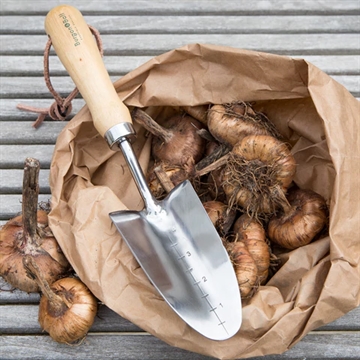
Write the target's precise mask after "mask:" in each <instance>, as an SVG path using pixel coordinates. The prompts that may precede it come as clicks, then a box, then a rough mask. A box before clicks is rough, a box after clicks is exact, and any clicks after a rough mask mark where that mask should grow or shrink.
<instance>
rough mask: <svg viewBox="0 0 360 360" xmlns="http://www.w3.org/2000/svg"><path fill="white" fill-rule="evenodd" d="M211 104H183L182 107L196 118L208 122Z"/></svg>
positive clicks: (204, 122)
mask: <svg viewBox="0 0 360 360" xmlns="http://www.w3.org/2000/svg"><path fill="white" fill-rule="evenodd" d="M208 108H209V105H195V106H182V107H181V109H182V110H184V111H185V112H186V113H187V114H189V115H190V116H192V117H193V118H194V119H196V120H199V121H200V122H201V123H203V124H205V125H206V124H207V111H208Z"/></svg>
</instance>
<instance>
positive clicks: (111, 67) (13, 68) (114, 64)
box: [0, 54, 360, 101]
mask: <svg viewBox="0 0 360 360" xmlns="http://www.w3.org/2000/svg"><path fill="white" fill-rule="evenodd" d="M290 56H292V55H291V54H290ZM292 57H294V58H297V59H305V60H307V61H309V62H311V63H312V64H314V65H316V66H317V67H318V68H320V69H321V70H323V71H324V72H326V73H328V74H330V75H358V74H360V58H359V56H357V55H339V56H337V55H322V56H316V55H315V56H312V55H304V56H302V55H296V56H292ZM150 59H152V57H151V56H105V57H104V64H105V67H106V69H107V71H108V72H109V74H110V75H113V76H118V77H120V76H123V75H125V74H127V73H129V72H130V71H132V70H134V69H136V68H137V67H139V66H140V65H143V64H144V63H146V62H147V61H148V60H150ZM0 64H2V67H1V68H0V76H39V77H42V76H43V73H44V65H43V56H37V55H35V56H20V55H14V56H11V55H10V56H4V55H3V56H0ZM50 75H51V78H52V77H54V76H67V71H66V70H65V68H64V67H63V65H62V64H61V63H60V60H59V59H58V57H57V56H55V55H53V56H51V57H50ZM0 101H1V100H0Z"/></svg>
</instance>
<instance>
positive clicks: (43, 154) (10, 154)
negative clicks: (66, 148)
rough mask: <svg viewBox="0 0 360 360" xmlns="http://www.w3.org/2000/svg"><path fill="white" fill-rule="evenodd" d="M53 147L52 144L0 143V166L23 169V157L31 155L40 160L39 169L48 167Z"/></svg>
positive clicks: (2, 167)
mask: <svg viewBox="0 0 360 360" xmlns="http://www.w3.org/2000/svg"><path fill="white" fill-rule="evenodd" d="M26 126H30V124H28V125H26ZM54 147H55V146H54V145H22V146H18V145H0V168H1V169H23V168H24V161H25V159H26V158H27V157H33V158H35V159H38V160H39V161H40V166H41V169H49V168H50V162H51V158H52V154H53V152H54ZM40 171H42V170H40Z"/></svg>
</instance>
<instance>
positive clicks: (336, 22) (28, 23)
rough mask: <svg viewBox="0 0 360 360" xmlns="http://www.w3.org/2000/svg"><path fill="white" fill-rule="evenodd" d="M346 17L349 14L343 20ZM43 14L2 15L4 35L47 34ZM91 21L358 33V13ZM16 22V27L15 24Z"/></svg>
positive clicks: (138, 30) (131, 28) (161, 28)
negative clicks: (356, 14)
mask: <svg viewBox="0 0 360 360" xmlns="http://www.w3.org/2000/svg"><path fill="white" fill-rule="evenodd" d="M344 16H345V17H346V18H345V19H344ZM43 18H44V17H43V16H39V15H37V16H31V17H29V16H3V17H2V19H1V23H0V33H1V34H23V33H27V34H32V35H33V34H44V26H43ZM84 18H85V21H86V22H87V23H88V24H91V25H92V26H94V27H96V28H97V29H98V30H99V31H100V34H101V35H105V34H194V33H196V34H277V33H283V32H284V29H286V32H287V33H288V34H300V33H324V32H326V33H337V34H340V33H353V32H359V30H360V24H359V18H358V16H354V15H336V16H326V17H324V16H319V15H313V16H309V15H300V16H277V15H272V16H271V15H270V16H269V15H267V16H261V15H260V16H255V15H246V16H241V15H240V16H233V15H229V16H217V17H216V21H214V16H211V15H207V16H204V15H199V16H186V15H175V16H174V15H168V16H164V15H163V16H156V15H153V16H151V17H149V18H148V21H145V20H144V17H143V16H136V15H135V16H116V15H107V16H104V15H100V16H99V15H96V16H94V15H92V16H84ZM14 24H16V26H14Z"/></svg>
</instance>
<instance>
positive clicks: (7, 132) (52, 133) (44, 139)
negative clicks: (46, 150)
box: [0, 121, 66, 145]
mask: <svg viewBox="0 0 360 360" xmlns="http://www.w3.org/2000/svg"><path fill="white" fill-rule="evenodd" d="M65 125H66V122H65V121H47V122H44V123H43V124H42V125H41V126H40V127H39V128H38V129H34V128H33V127H31V123H28V124H27V123H24V122H23V121H4V122H2V123H1V132H0V145H10V144H17V145H30V144H39V145H45V144H55V141H56V139H57V137H58V135H59V134H60V131H61V130H62V129H63V128H64V126H65Z"/></svg>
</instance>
